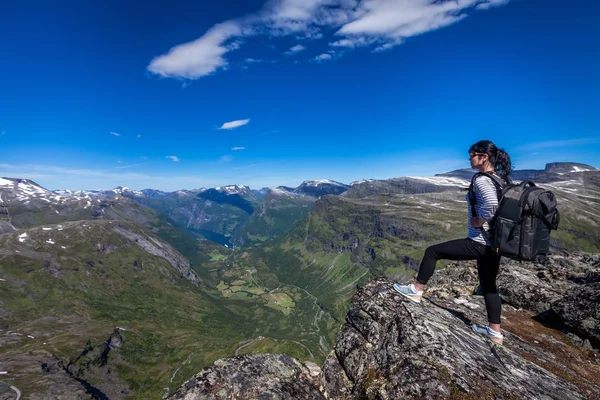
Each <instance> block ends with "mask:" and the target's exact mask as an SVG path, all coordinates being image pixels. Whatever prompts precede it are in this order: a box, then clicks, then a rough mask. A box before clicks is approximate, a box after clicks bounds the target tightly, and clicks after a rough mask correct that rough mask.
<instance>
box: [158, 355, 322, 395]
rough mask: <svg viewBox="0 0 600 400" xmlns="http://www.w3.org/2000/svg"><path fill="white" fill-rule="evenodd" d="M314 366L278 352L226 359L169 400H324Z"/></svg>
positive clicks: (219, 361)
mask: <svg viewBox="0 0 600 400" xmlns="http://www.w3.org/2000/svg"><path fill="white" fill-rule="evenodd" d="M315 367H316V368H318V367H317V366H316V365H315V364H312V363H311V364H310V365H306V364H303V363H301V362H300V361H297V360H295V359H293V358H291V357H289V356H286V355H281V354H259V355H246V356H241V357H233V358H226V359H222V360H218V361H217V362H215V363H214V365H212V366H211V367H208V368H205V369H203V370H202V371H201V372H200V373H199V374H197V375H195V376H194V377H193V378H192V379H190V380H189V381H187V382H186V383H184V384H183V386H181V388H179V389H178V390H177V392H175V393H173V394H172V395H171V396H169V399H172V400H174V399H181V400H195V399H198V400H200V399H203V400H205V399H206V400H213V399H244V400H252V399H260V400H269V399H282V400H283V399H314V400H319V399H325V397H324V394H323V393H322V392H321V391H320V390H319V384H318V374H316V375H317V376H315V372H320V371H316V370H315Z"/></svg>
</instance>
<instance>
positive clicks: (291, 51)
mask: <svg viewBox="0 0 600 400" xmlns="http://www.w3.org/2000/svg"><path fill="white" fill-rule="evenodd" d="M303 50H306V47H304V46H302V45H301V44H297V45H295V46H293V47H291V48H290V49H289V50H288V51H286V52H285V54H287V55H292V54H296V53H300V52H301V51H303Z"/></svg>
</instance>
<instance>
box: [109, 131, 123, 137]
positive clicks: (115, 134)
mask: <svg viewBox="0 0 600 400" xmlns="http://www.w3.org/2000/svg"><path fill="white" fill-rule="evenodd" d="M110 134H111V135H113V136H121V135H120V134H118V133H117V132H110Z"/></svg>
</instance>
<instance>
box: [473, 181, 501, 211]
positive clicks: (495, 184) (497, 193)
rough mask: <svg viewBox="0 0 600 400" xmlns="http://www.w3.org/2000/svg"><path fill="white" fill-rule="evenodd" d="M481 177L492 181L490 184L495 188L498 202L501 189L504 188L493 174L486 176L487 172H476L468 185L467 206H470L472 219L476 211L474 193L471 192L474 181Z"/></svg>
mask: <svg viewBox="0 0 600 400" xmlns="http://www.w3.org/2000/svg"><path fill="white" fill-rule="evenodd" d="M482 175H483V176H487V177H488V178H490V179H491V180H492V183H493V184H494V186H495V187H496V197H498V200H500V198H501V197H502V187H503V186H504V183H503V182H502V181H501V180H500V177H498V176H496V175H493V174H488V173H487V172H477V173H476V174H475V175H473V177H472V178H471V184H470V185H469V204H470V205H471V216H472V217H476V216H477V211H475V203H476V201H475V191H474V190H473V186H474V185H475V180H476V179H477V178H478V177H479V176H482Z"/></svg>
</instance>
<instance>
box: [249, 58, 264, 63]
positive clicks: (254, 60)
mask: <svg viewBox="0 0 600 400" xmlns="http://www.w3.org/2000/svg"><path fill="white" fill-rule="evenodd" d="M263 61H264V60H262V59H260V58H259V59H256V58H246V62H247V63H261V62H263Z"/></svg>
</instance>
